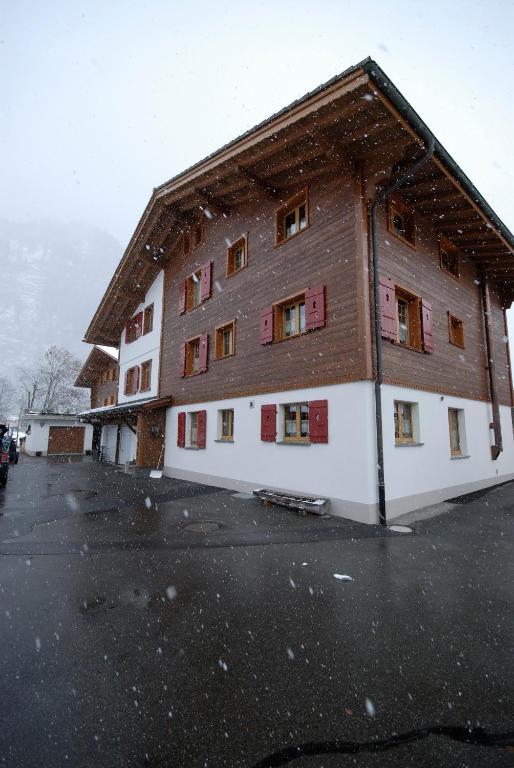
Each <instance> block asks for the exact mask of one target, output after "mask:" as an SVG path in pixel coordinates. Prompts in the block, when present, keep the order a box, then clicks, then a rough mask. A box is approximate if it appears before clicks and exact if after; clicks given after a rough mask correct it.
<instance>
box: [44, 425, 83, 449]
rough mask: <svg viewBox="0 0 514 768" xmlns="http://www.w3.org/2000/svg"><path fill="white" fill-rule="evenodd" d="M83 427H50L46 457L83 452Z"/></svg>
mask: <svg viewBox="0 0 514 768" xmlns="http://www.w3.org/2000/svg"><path fill="white" fill-rule="evenodd" d="M84 432H85V428H84V427H50V428H49V433H48V455H49V456H50V455H55V454H63V453H83V452H84Z"/></svg>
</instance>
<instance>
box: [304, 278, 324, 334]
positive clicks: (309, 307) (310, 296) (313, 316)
mask: <svg viewBox="0 0 514 768" xmlns="http://www.w3.org/2000/svg"><path fill="white" fill-rule="evenodd" d="M324 327H325V286H324V285H318V286H316V287H315V288H308V289H307V290H306V291H305V330H306V331H313V330H314V329H315V328H324Z"/></svg>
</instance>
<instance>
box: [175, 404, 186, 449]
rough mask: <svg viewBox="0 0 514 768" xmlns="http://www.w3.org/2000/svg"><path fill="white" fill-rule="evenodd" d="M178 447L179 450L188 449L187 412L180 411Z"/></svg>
mask: <svg viewBox="0 0 514 768" xmlns="http://www.w3.org/2000/svg"><path fill="white" fill-rule="evenodd" d="M177 446H178V448H185V447H186V412H185V411H180V413H179V414H178V424H177Z"/></svg>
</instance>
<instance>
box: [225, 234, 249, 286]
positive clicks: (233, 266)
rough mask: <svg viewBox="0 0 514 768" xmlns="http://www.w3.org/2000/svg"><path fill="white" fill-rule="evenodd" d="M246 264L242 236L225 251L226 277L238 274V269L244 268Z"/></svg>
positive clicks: (245, 252) (244, 241) (244, 244)
mask: <svg viewBox="0 0 514 768" xmlns="http://www.w3.org/2000/svg"><path fill="white" fill-rule="evenodd" d="M246 264H247V251H246V237H244V236H243V237H240V238H239V240H236V242H235V243H232V245H231V246H229V247H228V249H227V277H230V275H234V274H235V273H236V272H239V270H240V269H243V268H244V267H246Z"/></svg>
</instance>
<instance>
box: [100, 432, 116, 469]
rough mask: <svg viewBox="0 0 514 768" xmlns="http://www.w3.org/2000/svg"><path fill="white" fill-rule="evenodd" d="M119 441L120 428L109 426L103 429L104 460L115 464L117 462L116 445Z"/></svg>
mask: <svg viewBox="0 0 514 768" xmlns="http://www.w3.org/2000/svg"><path fill="white" fill-rule="evenodd" d="M117 440H118V427H117V426H109V427H104V428H103V429H102V447H103V451H104V460H105V461H110V462H111V464H114V462H115V461H116V443H117Z"/></svg>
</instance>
